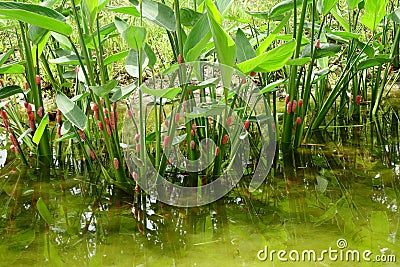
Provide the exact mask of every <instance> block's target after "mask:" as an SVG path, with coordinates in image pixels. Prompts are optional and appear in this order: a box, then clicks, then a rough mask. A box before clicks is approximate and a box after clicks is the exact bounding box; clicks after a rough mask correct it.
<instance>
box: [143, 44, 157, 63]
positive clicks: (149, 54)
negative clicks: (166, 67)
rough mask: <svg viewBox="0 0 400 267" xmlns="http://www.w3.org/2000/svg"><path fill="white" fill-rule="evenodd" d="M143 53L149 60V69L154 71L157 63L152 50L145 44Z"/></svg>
mask: <svg viewBox="0 0 400 267" xmlns="http://www.w3.org/2000/svg"><path fill="white" fill-rule="evenodd" d="M144 52H145V53H146V56H147V58H148V59H149V64H148V67H149V68H150V69H154V65H155V64H156V63H157V56H156V54H154V51H153V49H151V47H150V45H148V44H147V43H145V44H144Z"/></svg>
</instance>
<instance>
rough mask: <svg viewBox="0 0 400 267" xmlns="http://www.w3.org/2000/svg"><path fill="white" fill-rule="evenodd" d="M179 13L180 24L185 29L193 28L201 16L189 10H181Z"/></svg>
mask: <svg viewBox="0 0 400 267" xmlns="http://www.w3.org/2000/svg"><path fill="white" fill-rule="evenodd" d="M179 13H180V16H181V24H182V25H184V26H186V27H193V26H194V25H195V24H196V23H197V21H199V19H200V18H201V17H202V15H203V14H201V13H198V12H196V11H194V10H192V9H189V8H181V9H180V11H179Z"/></svg>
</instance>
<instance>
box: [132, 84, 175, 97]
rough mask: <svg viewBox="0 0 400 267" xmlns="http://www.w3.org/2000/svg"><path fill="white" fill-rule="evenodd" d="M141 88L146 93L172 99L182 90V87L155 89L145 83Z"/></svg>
mask: <svg viewBox="0 0 400 267" xmlns="http://www.w3.org/2000/svg"><path fill="white" fill-rule="evenodd" d="M140 90H141V91H142V92H143V93H145V94H149V95H152V96H156V97H162V98H168V99H171V100H172V99H174V98H175V97H176V96H177V95H178V94H179V93H180V92H181V88H180V87H176V88H168V89H162V90H154V89H150V88H148V87H146V86H144V85H142V86H141V87H140Z"/></svg>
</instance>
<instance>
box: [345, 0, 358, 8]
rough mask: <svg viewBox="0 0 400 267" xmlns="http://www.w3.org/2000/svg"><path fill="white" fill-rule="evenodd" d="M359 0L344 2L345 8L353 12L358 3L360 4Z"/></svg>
mask: <svg viewBox="0 0 400 267" xmlns="http://www.w3.org/2000/svg"><path fill="white" fill-rule="evenodd" d="M360 1H361V0H346V2H347V6H348V7H349V9H350V10H353V9H355V8H356V7H357V5H358V3H360Z"/></svg>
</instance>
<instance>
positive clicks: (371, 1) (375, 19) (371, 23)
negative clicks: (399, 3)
mask: <svg viewBox="0 0 400 267" xmlns="http://www.w3.org/2000/svg"><path fill="white" fill-rule="evenodd" d="M364 2H365V7H364V9H365V13H364V15H363V16H362V18H361V23H362V24H364V25H365V26H367V27H368V28H369V29H370V30H371V31H373V32H374V31H375V30H376V28H377V27H378V25H379V23H380V22H381V20H382V19H383V17H385V15H386V6H387V4H388V2H389V0H364Z"/></svg>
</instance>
